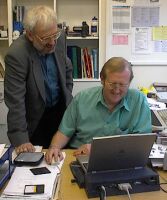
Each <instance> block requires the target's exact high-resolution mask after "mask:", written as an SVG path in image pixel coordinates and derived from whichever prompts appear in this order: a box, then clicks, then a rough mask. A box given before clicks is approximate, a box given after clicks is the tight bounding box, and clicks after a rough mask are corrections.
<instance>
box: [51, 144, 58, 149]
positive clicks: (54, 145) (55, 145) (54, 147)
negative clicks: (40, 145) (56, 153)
mask: <svg viewBox="0 0 167 200" xmlns="http://www.w3.org/2000/svg"><path fill="white" fill-rule="evenodd" d="M49 149H60V146H59V145H57V144H51V145H50V146H49Z"/></svg>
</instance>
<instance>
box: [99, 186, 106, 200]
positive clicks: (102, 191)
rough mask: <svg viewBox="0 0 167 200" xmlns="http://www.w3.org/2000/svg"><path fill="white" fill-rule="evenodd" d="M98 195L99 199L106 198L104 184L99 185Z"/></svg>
mask: <svg viewBox="0 0 167 200" xmlns="http://www.w3.org/2000/svg"><path fill="white" fill-rule="evenodd" d="M99 196H100V200H106V188H105V187H104V185H101V186H100V187H99Z"/></svg>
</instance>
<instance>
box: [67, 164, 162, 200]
mask: <svg viewBox="0 0 167 200" xmlns="http://www.w3.org/2000/svg"><path fill="white" fill-rule="evenodd" d="M78 164H79V163H78ZM70 168H72V170H71V171H72V174H73V175H74V177H75V180H76V182H77V183H78V184H79V186H80V187H84V188H85V191H86V194H87V196H88V198H94V197H98V196H99V188H100V187H101V186H102V185H103V186H104V187H105V190H106V195H107V196H112V195H123V194H126V192H125V191H122V190H120V189H119V188H118V184H120V183H129V184H131V186H132V189H131V190H130V192H131V193H141V192H150V191H157V190H160V185H159V175H158V174H157V173H156V172H155V171H153V170H152V169H151V168H149V167H144V168H139V169H127V170H113V171H100V172H96V173H92V172H88V173H86V174H85V173H84V172H83V171H82V168H81V167H80V166H78V168H77V163H75V166H74V165H70ZM81 180H82V181H81Z"/></svg>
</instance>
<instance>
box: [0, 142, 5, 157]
mask: <svg viewBox="0 0 167 200" xmlns="http://www.w3.org/2000/svg"><path fill="white" fill-rule="evenodd" d="M4 150H5V144H0V157H1V156H2V155H3V154H4Z"/></svg>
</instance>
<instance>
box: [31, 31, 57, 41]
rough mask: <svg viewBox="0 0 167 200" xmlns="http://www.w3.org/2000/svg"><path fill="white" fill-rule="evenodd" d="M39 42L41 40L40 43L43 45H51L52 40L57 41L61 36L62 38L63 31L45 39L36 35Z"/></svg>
mask: <svg viewBox="0 0 167 200" xmlns="http://www.w3.org/2000/svg"><path fill="white" fill-rule="evenodd" d="M35 36H36V37H37V38H38V39H39V40H40V42H41V43H43V44H47V43H49V42H50V40H52V39H53V40H55V41H56V40H57V39H58V38H59V37H60V36H61V30H58V31H57V32H56V33H55V34H53V35H49V36H46V37H43V38H41V37H40V36H38V35H35Z"/></svg>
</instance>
